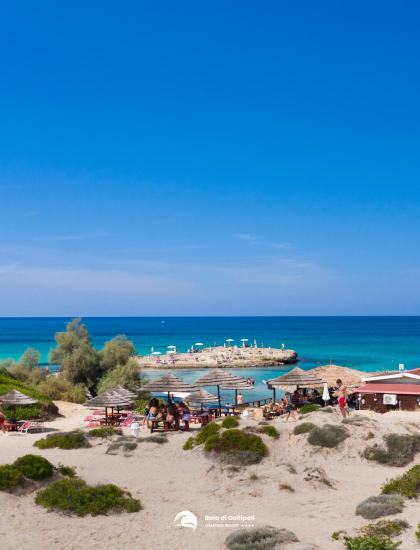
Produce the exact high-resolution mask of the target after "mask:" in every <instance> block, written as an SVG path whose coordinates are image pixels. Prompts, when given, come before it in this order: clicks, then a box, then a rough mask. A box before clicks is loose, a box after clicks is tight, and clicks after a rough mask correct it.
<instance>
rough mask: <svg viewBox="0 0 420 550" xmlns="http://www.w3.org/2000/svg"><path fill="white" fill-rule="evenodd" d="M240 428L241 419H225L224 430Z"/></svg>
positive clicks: (229, 417) (234, 417) (228, 417)
mask: <svg viewBox="0 0 420 550" xmlns="http://www.w3.org/2000/svg"><path fill="white" fill-rule="evenodd" d="M238 426H239V418H237V417H236V416H227V417H226V418H224V419H223V422H222V428H225V429H226V430H230V429H232V428H237V427H238Z"/></svg>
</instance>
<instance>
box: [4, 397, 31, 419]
mask: <svg viewBox="0 0 420 550" xmlns="http://www.w3.org/2000/svg"><path fill="white" fill-rule="evenodd" d="M0 403H2V404H4V405H11V406H12V407H13V421H16V407H18V406H19V405H35V403H38V401H37V400H36V399H33V398H32V397H29V396H28V395H25V394H24V393H21V392H20V391H17V390H12V391H10V392H9V393H5V394H4V395H1V396H0Z"/></svg>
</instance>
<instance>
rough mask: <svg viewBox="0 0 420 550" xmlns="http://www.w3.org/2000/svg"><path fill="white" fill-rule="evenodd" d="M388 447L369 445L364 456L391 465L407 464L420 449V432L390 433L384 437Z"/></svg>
mask: <svg viewBox="0 0 420 550" xmlns="http://www.w3.org/2000/svg"><path fill="white" fill-rule="evenodd" d="M384 440H385V445H386V447H385V448H384V447H378V446H377V445H375V446H372V447H367V448H366V450H365V452H364V456H365V458H367V459H368V460H376V462H379V463H381V464H388V465H389V466H407V464H409V463H410V462H412V460H413V459H414V457H415V456H416V454H417V453H418V452H419V451H420V434H414V435H401V434H389V435H387V436H385V437H384Z"/></svg>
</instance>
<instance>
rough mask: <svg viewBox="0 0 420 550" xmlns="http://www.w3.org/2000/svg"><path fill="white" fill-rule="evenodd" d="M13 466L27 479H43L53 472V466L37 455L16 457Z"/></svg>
mask: <svg viewBox="0 0 420 550" xmlns="http://www.w3.org/2000/svg"><path fill="white" fill-rule="evenodd" d="M13 466H14V467H15V468H17V469H18V470H19V471H20V472H22V475H24V476H25V477H27V478H29V479H35V480H38V479H45V478H47V477H51V476H52V475H53V473H54V466H53V465H52V464H51V462H49V461H48V460H47V459H46V458H44V457H43V456H39V455H25V456H21V457H20V458H18V459H16V460H15V461H14V463H13Z"/></svg>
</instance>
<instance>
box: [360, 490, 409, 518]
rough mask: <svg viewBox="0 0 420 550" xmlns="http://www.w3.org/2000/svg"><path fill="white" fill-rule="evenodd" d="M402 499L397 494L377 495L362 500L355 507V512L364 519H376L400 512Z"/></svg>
mask: <svg viewBox="0 0 420 550" xmlns="http://www.w3.org/2000/svg"><path fill="white" fill-rule="evenodd" d="M403 507H404V500H403V498H402V497H400V496H399V495H379V496H375V497H369V498H367V499H366V500H363V501H362V502H361V503H360V504H359V505H358V506H357V508H356V514H357V515H358V516H362V517H363V518H365V519H377V518H380V517H383V516H390V515H392V514H398V513H400V512H402V510H403Z"/></svg>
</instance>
